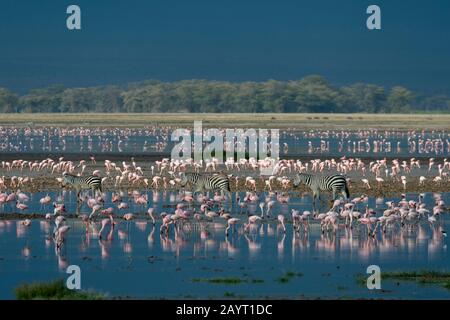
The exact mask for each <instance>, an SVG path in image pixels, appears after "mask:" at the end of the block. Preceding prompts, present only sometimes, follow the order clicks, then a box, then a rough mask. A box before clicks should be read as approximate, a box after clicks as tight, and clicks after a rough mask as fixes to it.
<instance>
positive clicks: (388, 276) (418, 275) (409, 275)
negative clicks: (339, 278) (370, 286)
mask: <svg viewBox="0 0 450 320" xmlns="http://www.w3.org/2000/svg"><path fill="white" fill-rule="evenodd" d="M383 279H385V280H397V281H413V282H416V283H419V284H424V285H430V284H431V285H438V286H441V287H444V288H446V289H449V290H450V272H445V271H435V270H421V271H391V272H381V281H383ZM366 280H367V278H366V276H365V275H361V274H359V275H358V276H357V282H358V284H360V285H365V284H366Z"/></svg>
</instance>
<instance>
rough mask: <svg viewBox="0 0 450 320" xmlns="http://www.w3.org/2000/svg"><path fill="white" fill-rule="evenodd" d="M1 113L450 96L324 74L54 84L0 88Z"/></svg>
mask: <svg viewBox="0 0 450 320" xmlns="http://www.w3.org/2000/svg"><path fill="white" fill-rule="evenodd" d="M0 111H1V112H3V113H13V112H21V113H22V112H23V113H25V112H27V113H29V112H250V113H255V112H276V113H280V112H335V113H338V112H343V113H346V112H364V113H413V112H418V111H420V112H450V97H449V96H446V95H423V94H418V93H415V92H412V91H410V90H408V89H407V88H404V87H402V86H395V87H392V88H389V89H385V88H384V87H382V86H378V85H374V84H365V83H356V84H352V85H349V86H342V87H337V86H334V85H332V84H330V83H329V82H328V81H327V80H326V79H324V78H323V77H322V76H318V75H312V76H307V77H305V78H303V79H300V80H295V81H276V80H269V81H265V82H239V83H234V82H226V81H209V80H183V81H176V82H161V81H156V80H149V81H143V82H139V83H132V84H129V85H127V86H124V87H120V86H99V87H86V88H66V87H64V86H63V85H53V86H50V87H46V88H41V89H34V90H30V91H29V92H28V93H27V94H25V95H21V96H19V95H17V94H16V93H14V92H12V91H10V90H8V89H6V88H0Z"/></svg>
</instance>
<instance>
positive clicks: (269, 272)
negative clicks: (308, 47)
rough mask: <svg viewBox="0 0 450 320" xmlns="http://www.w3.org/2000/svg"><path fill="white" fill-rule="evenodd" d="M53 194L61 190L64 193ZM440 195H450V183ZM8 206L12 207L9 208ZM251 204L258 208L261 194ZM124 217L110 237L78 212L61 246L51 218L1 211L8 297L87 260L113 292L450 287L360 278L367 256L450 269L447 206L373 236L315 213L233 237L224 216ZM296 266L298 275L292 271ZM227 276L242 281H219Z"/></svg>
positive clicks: (433, 292) (318, 292)
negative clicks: (88, 228)
mask: <svg viewBox="0 0 450 320" xmlns="http://www.w3.org/2000/svg"><path fill="white" fill-rule="evenodd" d="M148 193H149V200H150V203H149V206H151V207H154V208H155V212H156V213H160V212H162V211H166V212H169V213H171V212H173V210H174V208H173V206H172V205H173V204H175V203H176V194H174V193H171V192H166V193H157V194H155V196H154V195H153V192H152V191H148ZM45 194H46V193H37V194H33V195H31V198H30V200H29V203H28V204H29V206H30V212H41V213H45V212H48V211H51V210H49V208H41V205H40V204H39V202H38V201H39V198H40V197H42V196H44V195H45ZM50 195H51V196H52V198H56V197H57V196H58V195H60V194H59V193H58V194H53V193H50ZM260 198H261V199H262V198H263V195H260ZM417 198H418V195H417V194H408V195H407V199H408V200H409V199H412V200H417ZM442 198H443V200H444V201H445V202H446V204H448V203H450V193H445V194H443V195H442ZM389 200H396V201H398V200H399V199H396V198H395V199H393V198H384V199H378V200H377V199H375V198H369V201H368V203H361V204H360V205H359V207H360V211H362V210H364V208H365V206H366V204H368V205H369V206H370V207H371V208H376V210H377V213H378V214H377V216H379V215H381V214H382V211H383V210H385V209H386V205H385V203H384V202H385V201H389ZM110 201H111V195H110V194H109V193H108V195H107V198H106V203H105V207H108V206H109V205H111V202H110ZM424 201H425V203H427V207H428V208H429V209H430V208H432V206H433V204H434V199H433V194H431V193H427V194H425V198H424ZM65 203H67V209H68V212H69V213H73V212H74V211H75V208H76V204H75V201H74V194H73V192H67V193H66V194H65ZM233 203H234V206H233V208H232V209H231V212H233V215H234V216H237V217H239V218H241V220H242V221H245V220H246V217H247V214H248V213H247V212H245V213H242V214H240V213H239V211H240V209H238V208H237V207H236V204H235V203H236V202H235V201H233ZM293 208H294V209H300V210H311V198H310V197H309V196H306V195H305V196H303V197H297V196H295V195H292V197H291V200H290V202H289V203H288V204H285V205H281V204H279V203H277V204H276V206H275V208H274V211H273V213H274V214H275V217H276V215H277V214H279V213H284V214H285V215H286V217H288V215H289V213H290V211H291V209H293ZM7 209H8V208H5V207H4V208H3V209H2V210H3V211H2V212H4V211H8V210H7ZM10 209H11V208H10ZM249 210H250V211H253V212H254V213H257V214H258V213H259V212H258V210H259V207H258V206H257V204H255V205H254V208H253V207H249ZM11 211H13V210H12V209H11ZM80 211H81V212H82V213H83V212H84V213H86V212H88V208H87V207H86V206H85V205H84V206H83V207H82V208H81V209H80ZM125 212H134V213H139V212H143V210H142V208H141V207H138V206H133V204H132V203H131V202H130V208H129V209H127V210H126V211H122V212H121V213H125ZM121 213H119V212H116V215H120V214H121ZM116 221H117V223H118V225H117V226H116V227H115V228H114V230H113V231H112V233H111V237H110V238H108V237H104V240H99V237H98V234H96V233H95V232H90V233H89V234H86V232H85V227H84V224H83V223H82V222H81V221H80V220H78V219H68V221H67V223H68V225H69V226H70V227H71V229H70V230H69V232H68V236H67V239H66V241H65V243H64V244H63V247H62V248H61V250H60V251H57V250H56V249H55V245H54V242H53V240H52V239H51V234H52V231H53V227H54V223H53V222H51V221H45V220H44V219H34V220H33V221H32V224H31V226H29V227H25V226H23V225H21V223H20V221H19V220H12V219H11V220H8V219H6V220H0V279H1V286H0V298H1V299H12V298H14V293H13V289H14V288H15V287H16V286H17V285H19V284H20V283H24V282H35V281H47V280H48V281H50V280H55V279H65V278H67V276H68V275H67V274H66V273H65V270H66V268H67V266H69V265H78V266H80V268H81V286H82V288H83V289H93V290H96V291H100V292H103V293H107V294H108V295H109V296H111V297H117V296H120V297H135V298H183V297H192V298H210V297H211V298H227V297H231V298H236V297H246V298H264V297H272V298H283V297H290V298H302V297H305V298H336V297H340V298H400V299H419V298H420V299H435V298H450V290H448V289H445V288H443V287H439V286H437V285H423V284H417V283H414V282H403V281H401V282H398V281H396V280H382V290H368V289H367V287H366V285H365V283H361V281H358V279H359V278H358V274H359V275H363V276H364V277H367V276H368V275H367V274H366V268H367V267H368V266H369V265H378V266H380V268H381V272H383V271H405V270H416V271H420V270H441V271H449V267H450V255H449V253H448V251H447V238H446V237H444V236H443V234H442V230H448V229H449V228H448V225H449V219H448V213H447V214H444V215H443V216H442V217H441V219H440V220H438V222H437V223H436V225H434V226H433V227H431V226H430V225H429V224H428V222H427V221H426V219H425V220H423V221H422V222H421V223H420V224H419V226H418V227H416V228H414V229H413V230H407V229H405V230H402V231H401V230H400V229H398V228H397V229H395V230H388V231H387V233H386V234H382V233H381V232H379V233H378V234H377V235H376V237H375V239H372V238H371V237H368V236H367V234H366V232H365V228H364V227H363V226H357V227H355V228H354V229H353V230H349V229H346V228H345V227H344V226H341V227H340V228H339V230H338V232H337V234H336V235H333V234H332V233H330V234H322V232H321V230H320V226H319V225H318V224H317V223H315V224H313V223H312V224H311V227H310V231H309V233H308V234H307V235H304V234H303V233H300V235H294V234H293V232H292V227H291V225H290V224H288V225H287V231H286V234H283V232H282V231H281V229H280V226H279V225H278V224H277V222H276V220H275V219H272V220H269V221H267V220H266V222H264V223H262V224H259V225H257V226H256V228H254V229H253V230H252V231H251V232H250V233H249V234H245V233H243V232H242V225H239V232H236V233H232V234H230V235H229V236H228V237H226V236H225V233H224V227H225V223H224V220H223V219H221V218H216V219H215V221H214V223H208V224H205V226H206V227H205V229H203V228H200V227H198V226H197V227H196V226H192V227H191V228H190V229H189V230H185V231H183V232H180V233H178V234H177V235H175V234H174V232H173V231H171V232H170V233H169V235H168V236H162V235H160V232H159V227H160V220H158V221H157V224H156V226H155V227H153V226H152V224H151V223H150V222H149V220H147V217H146V216H145V215H144V214H143V213H142V215H141V216H139V215H138V216H137V218H136V219H135V220H133V221H123V220H121V219H116ZM98 228H99V224H98V223H97V229H98ZM108 232H109V229H108V230H107V232H106V233H108ZM289 272H293V273H294V275H292V274H291V275H290V276H287V274H288V273H289ZM224 278H225V279H228V280H229V279H230V278H232V279H234V280H235V281H236V282H238V283H234V284H230V283H227V281H222V283H220V282H221V281H220V279H222V280H223V279H224ZM218 279H219V280H218ZM208 280H210V281H213V282H214V280H216V282H219V283H210V282H208ZM223 282H225V283H223Z"/></svg>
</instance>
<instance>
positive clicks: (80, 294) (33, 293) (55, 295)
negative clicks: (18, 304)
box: [14, 280, 106, 300]
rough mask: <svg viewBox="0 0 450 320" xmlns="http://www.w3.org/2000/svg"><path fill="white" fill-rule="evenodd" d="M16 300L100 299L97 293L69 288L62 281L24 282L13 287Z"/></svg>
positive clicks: (100, 296) (101, 296) (103, 297)
mask: <svg viewBox="0 0 450 320" xmlns="http://www.w3.org/2000/svg"><path fill="white" fill-rule="evenodd" d="M14 293H15V295H16V299H18V300H101V299H105V298H106V297H105V296H104V295H102V294H99V293H94V292H87V291H75V290H69V289H68V288H67V287H66V286H65V285H64V281H62V280H57V281H53V282H37V283H25V284H22V285H20V286H18V287H17V288H15V289H14Z"/></svg>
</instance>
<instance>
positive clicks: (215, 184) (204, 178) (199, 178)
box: [180, 172, 231, 195]
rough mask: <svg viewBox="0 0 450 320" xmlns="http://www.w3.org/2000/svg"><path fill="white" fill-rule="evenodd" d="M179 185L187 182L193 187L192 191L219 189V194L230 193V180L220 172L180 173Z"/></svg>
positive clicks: (184, 184)
mask: <svg viewBox="0 0 450 320" xmlns="http://www.w3.org/2000/svg"><path fill="white" fill-rule="evenodd" d="M180 179H181V186H182V187H184V186H186V184H187V183H189V184H191V185H192V186H193V187H194V192H204V191H210V190H213V191H216V190H218V191H220V193H221V195H224V194H225V193H226V194H230V192H231V189H230V181H229V179H228V177H227V176H224V175H221V174H213V175H204V174H200V173H197V172H190V173H184V172H181V173H180Z"/></svg>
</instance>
